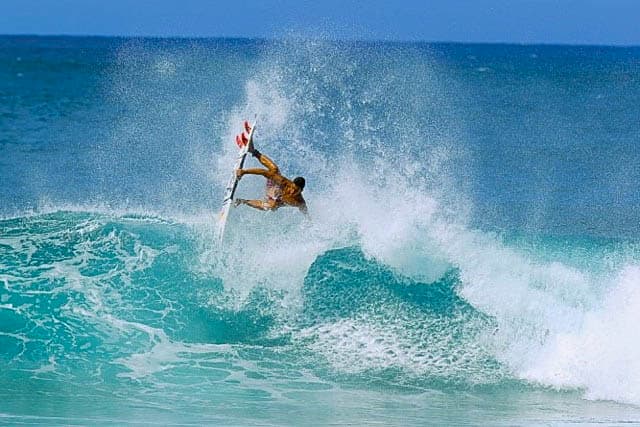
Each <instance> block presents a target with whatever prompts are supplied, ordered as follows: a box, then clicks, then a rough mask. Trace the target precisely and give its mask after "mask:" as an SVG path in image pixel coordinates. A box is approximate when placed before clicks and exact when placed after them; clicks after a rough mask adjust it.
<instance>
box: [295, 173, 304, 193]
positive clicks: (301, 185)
mask: <svg viewBox="0 0 640 427" xmlns="http://www.w3.org/2000/svg"><path fill="white" fill-rule="evenodd" d="M293 183H294V184H295V185H297V186H298V188H300V190H304V184H305V181H304V178H303V177H301V176H299V177H297V178H294V179H293Z"/></svg>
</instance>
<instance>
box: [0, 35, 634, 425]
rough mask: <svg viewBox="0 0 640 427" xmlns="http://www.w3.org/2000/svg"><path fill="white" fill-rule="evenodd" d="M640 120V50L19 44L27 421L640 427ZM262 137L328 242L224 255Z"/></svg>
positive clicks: (14, 310) (254, 180)
mask: <svg viewBox="0 0 640 427" xmlns="http://www.w3.org/2000/svg"><path fill="white" fill-rule="evenodd" d="M639 96H640V49H638V48H609V47H580V46H574V47H571V46H515V45H514V46H512V45H483V44H475V45H467V44H427V43H391V42H336V41H326V40H315V39H308V38H300V37H297V36H291V37H290V38H286V39H283V40H279V41H268V40H236V39H199V40H189V39H128V38H74V37H30V36H21V37H9V36H3V37H0V98H1V100H2V102H0V153H2V154H1V156H0V178H1V181H0V182H1V183H2V185H1V186H0V202H1V203H0V364H1V365H2V369H1V370H0V384H1V385H2V387H0V396H1V397H2V398H1V399H0V423H4V424H8V425H15V424H36V425H56V424H61V425H69V424H72V425H122V424H133V425H148V424H159V425H167V424H168V425H173V424H175V425H202V424H222V425H301V424H317V425H326V424H367V425H369V424H376V423H377V424H383V425H425V424H426V425H540V424H545V425H546V424H553V425H564V424H566V425H575V424H586V425H590V424H602V423H604V424H606V425H623V424H624V425H629V424H633V423H640V344H639V343H640V332H639V331H638V330H637V329H636V325H637V324H638V323H640V232H639V229H638V208H639V207H640V197H639V196H638V191H637V182H638V181H639V179H640V151H639V150H638V149H637V143H638V138H639V137H640V124H639V122H638V120H637V117H640V107H639V105H640V104H638V103H637V99H638V97H639ZM253 117H257V119H258V121H259V123H260V125H259V127H258V128H257V129H258V130H257V132H256V135H255V143H256V146H257V148H259V149H260V150H261V151H262V152H264V153H266V154H268V155H269V156H270V157H272V158H273V159H274V160H275V161H276V162H277V163H278V165H279V166H280V169H281V170H282V171H283V173H284V174H285V175H286V176H290V177H293V176H298V175H301V176H304V177H305V178H306V180H307V186H306V188H305V199H306V200H307V203H308V205H309V211H310V214H311V220H310V221H308V220H305V218H304V217H303V216H302V215H300V213H299V212H297V210H295V209H280V210H278V211H276V212H259V211H256V210H252V209H248V208H242V207H241V208H238V209H234V210H232V212H231V216H230V219H229V222H228V225H227V234H226V237H225V241H224V243H223V245H222V246H220V245H218V244H217V242H216V239H215V230H216V223H215V218H216V215H217V211H218V209H219V206H220V202H221V197H222V194H223V191H224V186H225V184H226V181H227V179H228V175H229V173H230V169H231V167H232V165H233V159H234V156H235V154H236V150H237V147H236V146H235V144H234V142H233V141H234V137H235V134H237V133H238V131H239V130H240V129H241V126H242V122H243V120H244V119H247V118H248V119H252V118H253ZM251 162H254V163H250V164H251V166H250V167H256V166H257V163H255V161H254V160H251ZM263 191H264V182H263V181H262V178H260V177H249V176H247V177H245V178H243V180H242V181H241V183H240V187H239V192H238V196H239V197H242V198H256V197H259V196H260V195H261V194H262V192H263Z"/></svg>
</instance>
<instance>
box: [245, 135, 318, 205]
mask: <svg viewBox="0 0 640 427" xmlns="http://www.w3.org/2000/svg"><path fill="white" fill-rule="evenodd" d="M249 152H250V153H251V154H252V155H253V157H255V158H256V159H258V161H259V162H260V163H261V164H262V165H263V166H265V167H266V169H259V168H255V169H238V171H237V172H236V174H237V176H238V179H240V178H242V177H243V176H244V175H262V176H264V177H265V178H266V179H267V187H266V194H265V198H264V200H245V199H236V201H235V206H238V205H248V206H251V207H252V208H255V209H260V210H261V211H275V210H277V209H278V208H280V207H282V206H292V207H294V208H298V209H300V212H302V213H303V214H305V216H306V215H308V211H307V204H306V202H305V200H304V198H303V197H302V190H304V185H305V180H304V178H303V177H301V176H299V177H297V178H294V179H293V180H289V179H287V178H286V177H284V176H283V175H282V174H281V173H280V169H278V166H277V165H276V164H275V163H274V162H273V160H271V159H270V158H269V157H267V156H265V155H264V154H262V153H261V152H259V151H258V150H256V149H255V148H254V147H253V144H252V143H251V144H250V145H249Z"/></svg>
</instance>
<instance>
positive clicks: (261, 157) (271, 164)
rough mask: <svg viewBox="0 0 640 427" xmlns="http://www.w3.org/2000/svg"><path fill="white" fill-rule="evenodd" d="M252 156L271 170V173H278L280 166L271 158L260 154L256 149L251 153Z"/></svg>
mask: <svg viewBox="0 0 640 427" xmlns="http://www.w3.org/2000/svg"><path fill="white" fill-rule="evenodd" d="M251 154H253V157H255V158H256V159H258V161H259V162H260V163H262V165H263V166H265V167H266V168H267V169H269V171H270V172H275V173H278V166H277V165H276V164H275V163H274V162H273V160H271V159H270V158H269V157H267V156H266V155H264V154H262V153H261V152H259V151H258V150H256V149H254V150H253V151H252V152H251Z"/></svg>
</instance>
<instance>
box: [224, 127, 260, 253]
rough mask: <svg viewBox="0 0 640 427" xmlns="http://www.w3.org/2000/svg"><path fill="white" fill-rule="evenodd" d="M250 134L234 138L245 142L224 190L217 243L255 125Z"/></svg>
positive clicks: (225, 224)
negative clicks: (242, 139)
mask: <svg viewBox="0 0 640 427" xmlns="http://www.w3.org/2000/svg"><path fill="white" fill-rule="evenodd" d="M250 128H251V130H250V132H249V134H248V135H247V132H246V131H243V133H242V134H240V135H238V136H237V137H236V140H238V138H242V135H243V134H244V136H245V137H246V140H247V142H246V143H245V144H243V145H242V146H240V150H239V151H238V155H237V157H236V162H235V164H234V166H233V172H232V174H231V177H230V178H229V183H228V184H227V188H226V189H225V190H224V198H223V199H222V209H221V210H220V216H219V217H218V231H217V239H218V242H219V243H222V239H223V238H224V229H225V227H226V226H227V219H228V218H229V211H230V210H231V206H232V205H233V198H234V196H235V194H236V188H238V182H239V181H240V180H239V179H238V176H237V175H236V172H237V171H238V169H242V167H243V166H244V161H245V160H246V158H247V154H249V147H250V146H251V144H252V143H253V133H254V132H255V130H256V124H255V123H253V125H250Z"/></svg>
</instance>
